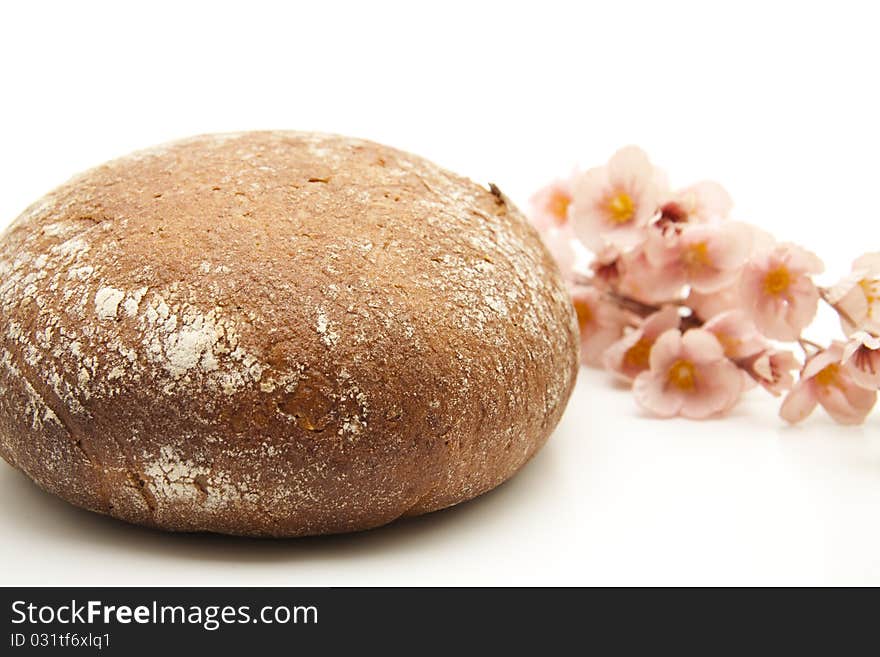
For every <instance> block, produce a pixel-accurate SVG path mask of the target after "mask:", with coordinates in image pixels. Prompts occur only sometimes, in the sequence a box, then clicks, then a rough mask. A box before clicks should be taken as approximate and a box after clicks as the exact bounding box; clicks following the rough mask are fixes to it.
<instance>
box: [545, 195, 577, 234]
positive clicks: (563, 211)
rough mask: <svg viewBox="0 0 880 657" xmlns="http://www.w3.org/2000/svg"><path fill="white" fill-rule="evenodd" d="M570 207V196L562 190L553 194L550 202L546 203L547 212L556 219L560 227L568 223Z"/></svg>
mask: <svg viewBox="0 0 880 657" xmlns="http://www.w3.org/2000/svg"><path fill="white" fill-rule="evenodd" d="M570 205H571V196H569V195H568V194H566V193H565V192H564V191H562V190H557V191H555V192H553V195H552V196H551V197H550V200H549V201H548V202H547V210H548V211H549V212H550V214H551V215H552V216H553V218H554V219H556V223H557V224H558V225H560V226H562V225H564V224H565V222H566V221H568V207H569V206H570Z"/></svg>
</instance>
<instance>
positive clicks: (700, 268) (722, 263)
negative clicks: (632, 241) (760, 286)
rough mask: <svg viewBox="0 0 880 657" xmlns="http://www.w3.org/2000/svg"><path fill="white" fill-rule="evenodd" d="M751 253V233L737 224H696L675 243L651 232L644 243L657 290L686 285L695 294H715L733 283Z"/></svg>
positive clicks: (674, 240) (682, 232)
mask: <svg viewBox="0 0 880 657" xmlns="http://www.w3.org/2000/svg"><path fill="white" fill-rule="evenodd" d="M750 250H751V231H750V230H749V229H748V228H746V227H745V226H744V225H743V224H740V223H722V224H695V225H692V226H687V227H686V228H684V229H683V230H682V231H681V233H680V234H679V235H677V236H676V237H675V238H674V239H670V238H669V237H668V236H664V235H661V234H659V233H657V232H651V233H650V235H649V237H648V240H647V242H646V243H645V256H646V257H647V259H648V262H649V263H650V264H651V265H652V266H653V267H654V269H655V272H654V281H655V282H654V284H655V285H656V286H658V287H663V288H667V287H675V286H682V285H684V284H686V283H687V284H689V285H690V286H691V287H692V288H693V289H695V290H697V291H698V292H714V291H716V290H720V289H723V288H724V287H726V286H729V285H730V284H731V283H733V282H734V281H735V280H736V278H737V277H738V276H739V273H740V269H741V268H742V266H743V264H744V263H745V261H746V259H747V258H748V257H749V252H750Z"/></svg>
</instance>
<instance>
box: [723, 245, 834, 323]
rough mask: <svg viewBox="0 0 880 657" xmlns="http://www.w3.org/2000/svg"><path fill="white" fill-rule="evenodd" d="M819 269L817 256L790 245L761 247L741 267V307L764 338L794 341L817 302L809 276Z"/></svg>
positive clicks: (814, 287) (816, 290)
mask: <svg viewBox="0 0 880 657" xmlns="http://www.w3.org/2000/svg"><path fill="white" fill-rule="evenodd" d="M823 269H824V265H823V264H822V261H821V260H820V259H819V258H818V256H816V255H814V254H813V253H810V252H809V251H807V250H806V249H802V248H801V247H799V246H795V245H794V244H778V245H776V246H774V247H772V248H770V249H769V250H764V251H762V252H761V253H759V254H758V255H756V256H754V257H753V258H752V259H751V260H750V261H749V262H748V264H746V266H745V268H744V269H743V272H742V278H741V288H740V290H741V293H742V302H743V309H744V310H745V311H746V313H747V314H748V315H749V316H750V317H751V318H752V320H753V321H754V322H755V325H756V326H757V327H758V330H760V331H761V333H763V334H764V335H766V336H767V337H768V338H773V339H776V340H797V339H798V337H799V336H800V334H801V331H802V330H803V329H804V328H805V327H806V326H807V325H809V324H810V322H812V321H813V317H815V316H816V310H817V307H818V304H819V290H818V289H817V288H816V285H815V284H814V283H813V280H812V279H811V278H810V275H811V274H820V273H822V271H823Z"/></svg>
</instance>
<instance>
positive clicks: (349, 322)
mask: <svg viewBox="0 0 880 657" xmlns="http://www.w3.org/2000/svg"><path fill="white" fill-rule="evenodd" d="M0 322H2V324H0V454H2V456H3V458H4V459H6V460H7V461H8V462H9V463H10V464H12V465H13V466H15V467H17V468H19V469H20V470H22V471H23V472H25V473H26V474H27V475H28V476H29V477H30V478H32V479H33V480H34V481H35V482H36V483H37V484H39V485H40V486H42V487H43V488H45V489H46V490H48V491H51V492H52V493H54V494H56V495H59V496H60V497H62V498H64V499H66V500H68V501H69V502H72V503H73V504H76V505H78V506H81V507H84V508H87V509H91V510H92V511H96V512H100V513H105V514H109V515H111V516H115V517H117V518H121V519H123V520H126V521H129V522H133V523H138V524H142V525H149V526H154V527H160V528H163V529H167V530H175V531H212V532H221V533H227V534H241V535H254V536H300V535H307V534H325V533H335V532H347V531H354V530H360V529H366V528H370V527H376V526H379V525H383V524H385V523H387V522H390V521H392V520H394V519H395V518H398V517H400V516H405V515H416V514H421V513H426V512H429V511H434V510H437V509H442V508H444V507H448V506H450V505H453V504H457V503H459V502H462V501H464V500H468V499H470V498H473V497H475V496H477V495H480V494H481V493H484V492H486V491H488V490H490V489H492V488H493V487H495V486H497V485H498V484H500V483H501V482H503V481H504V480H506V479H507V478H508V477H510V476H511V475H512V474H513V473H515V472H516V471H517V470H518V469H519V468H520V467H521V466H522V465H523V464H524V463H525V462H526V461H528V460H529V458H530V457H531V456H532V455H533V454H534V453H535V452H536V451H537V450H538V448H540V447H541V445H542V444H543V443H544V442H545V440H546V439H547V437H548V436H549V434H550V433H551V431H552V430H553V428H554V427H555V426H556V424H557V422H558V420H559V418H560V416H561V414H562V411H563V409H564V407H565V405H566V403H567V401H568V398H569V395H570V394H571V390H572V387H573V385H574V380H575V376H576V371H577V342H578V341H577V339H576V335H577V327H576V324H575V319H574V315H573V312H572V309H571V305H570V302H569V300H568V295H567V293H566V289H565V286H564V284H563V282H562V281H561V280H560V276H559V274H558V272H557V270H556V268H555V265H554V264H553V262H552V259H551V258H550V256H549V255H548V253H547V252H546V250H545V249H544V248H543V246H542V245H541V243H540V239H539V237H538V235H537V234H536V233H535V231H534V230H533V229H532V228H531V227H530V226H529V225H528V224H527V222H526V221H525V220H524V219H523V217H522V216H521V214H520V213H519V211H517V210H516V208H515V207H513V206H512V205H511V204H510V202H509V201H508V200H507V199H505V198H504V197H503V196H502V195H501V194H500V193H499V192H497V189H495V188H493V190H492V191H488V190H486V189H483V188H482V187H480V186H478V185H476V184H474V183H473V182H471V181H469V180H466V179H464V178H461V177H459V176H456V175H454V174H452V173H450V172H448V171H445V170H443V169H441V168H439V167H437V166H435V165H433V164H431V163H430V162H427V161H426V160H424V159H422V158H418V157H415V156H413V155H410V154H407V153H403V152H400V151H397V150H394V149H391V148H388V147H386V146H381V145H378V144H375V143H371V142H367V141H362V140H357V139H349V138H344V137H339V136H333V135H320V134H312V133H295V132H254V133H240V134H224V135H205V136H200V137H195V138H192V139H188V140H184V141H179V142H175V143H172V144H168V145H164V146H161V147H157V148H154V149H150V150H147V151H142V152H138V153H135V154H132V155H130V156H127V157H124V158H121V159H118V160H115V161H112V162H109V163H107V164H105V165H102V166H99V167H97V168H95V169H93V170H91V171H89V172H87V173H85V174H83V175H80V176H78V177H76V178H74V179H73V180H71V181H70V182H68V183H67V184H65V185H63V186H61V187H60V188H58V189H56V190H54V191H53V192H51V193H50V194H48V195H47V196H45V197H44V198H43V199H41V200H40V201H38V202H37V203H35V204H34V205H33V206H31V207H30V208H29V209H28V210H26V211H25V212H24V213H23V214H22V215H21V216H20V217H19V218H18V219H17V220H16V221H15V222H14V223H13V224H12V225H11V226H10V227H9V228H8V229H7V230H6V231H5V233H4V234H3V236H2V239H0Z"/></svg>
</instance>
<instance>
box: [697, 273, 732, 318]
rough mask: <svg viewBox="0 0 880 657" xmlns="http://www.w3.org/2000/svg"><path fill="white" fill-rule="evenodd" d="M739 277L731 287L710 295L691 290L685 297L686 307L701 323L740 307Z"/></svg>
mask: <svg viewBox="0 0 880 657" xmlns="http://www.w3.org/2000/svg"><path fill="white" fill-rule="evenodd" d="M739 288H740V283H739V277H737V278H736V280H734V282H733V283H732V284H731V285H728V286H727V287H723V288H721V289H720V290H716V291H715V292H712V293H704V292H697V291H696V290H694V289H691V291H690V293H689V294H688V296H687V305H688V307H690V308H691V310H693V311H694V312H695V313H696V314H697V317H699V318H700V319H702V320H703V321H706V320H709V319H712V318H713V317H714V316H715V315H718V314H720V313H723V312H725V311H726V310H736V309H737V308H739V307H740V292H739Z"/></svg>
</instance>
